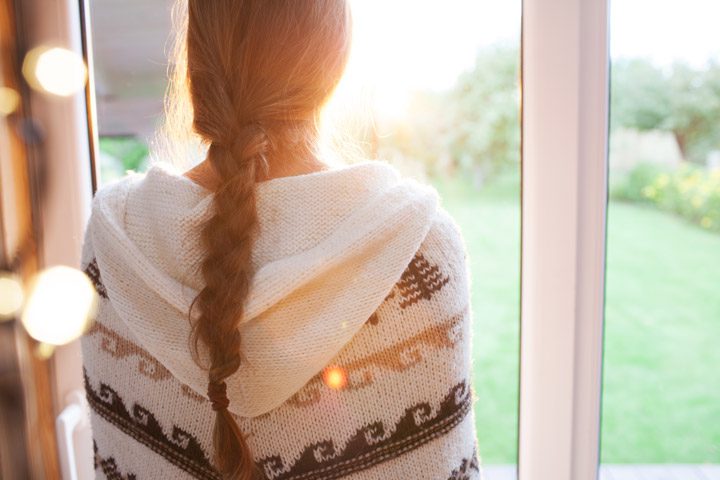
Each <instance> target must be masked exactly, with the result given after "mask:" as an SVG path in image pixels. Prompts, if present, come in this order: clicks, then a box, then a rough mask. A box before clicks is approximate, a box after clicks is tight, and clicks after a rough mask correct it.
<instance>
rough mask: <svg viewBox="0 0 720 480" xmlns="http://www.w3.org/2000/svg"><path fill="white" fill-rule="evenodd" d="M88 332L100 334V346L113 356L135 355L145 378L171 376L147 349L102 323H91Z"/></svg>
mask: <svg viewBox="0 0 720 480" xmlns="http://www.w3.org/2000/svg"><path fill="white" fill-rule="evenodd" d="M88 334H89V335H94V334H99V335H101V337H102V339H101V340H100V347H101V348H102V349H103V350H104V351H105V352H107V353H109V354H110V355H112V356H113V357H115V358H126V357H130V356H134V357H137V359H138V371H139V372H140V373H141V374H143V375H144V376H146V377H147V378H150V379H152V380H156V381H157V380H165V379H168V378H170V377H171V376H172V375H171V373H170V371H169V370H168V369H167V368H165V366H164V365H163V364H162V363H160V362H159V361H158V360H157V359H156V358H155V357H153V356H152V355H150V353H148V351H147V350H145V349H144V348H142V347H140V346H139V345H136V344H135V343H133V342H131V341H130V340H128V339H126V338H124V337H122V336H120V335H119V334H118V333H117V332H115V331H113V330H111V329H110V328H108V327H106V326H105V325H103V324H102V323H100V322H95V323H93V325H92V327H90V329H89V330H88Z"/></svg>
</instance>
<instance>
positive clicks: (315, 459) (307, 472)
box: [257, 381, 471, 480]
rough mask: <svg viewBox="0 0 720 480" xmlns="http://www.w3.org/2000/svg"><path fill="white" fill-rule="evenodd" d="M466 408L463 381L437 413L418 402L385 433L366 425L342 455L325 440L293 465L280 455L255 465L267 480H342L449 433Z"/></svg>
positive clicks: (382, 428)
mask: <svg viewBox="0 0 720 480" xmlns="http://www.w3.org/2000/svg"><path fill="white" fill-rule="evenodd" d="M470 407H471V390H470V386H469V383H468V382H467V381H463V382H460V383H458V384H457V385H455V386H453V387H452V388H451V389H450V391H449V392H448V394H447V395H446V396H445V398H443V400H442V401H441V402H440V406H439V408H435V409H433V407H432V406H431V404H430V403H429V402H422V403H418V404H416V405H413V406H411V407H408V408H407V409H406V410H405V414H404V415H403V416H402V417H401V418H400V419H398V421H397V422H396V423H395V425H393V426H391V427H390V428H388V426H387V425H384V424H383V423H382V422H379V421H378V422H373V423H369V424H367V425H365V426H363V427H362V428H360V429H358V430H357V431H356V433H355V434H354V435H353V436H352V437H351V438H350V440H349V441H348V442H347V444H346V446H345V448H343V449H338V448H336V446H335V444H334V442H333V441H332V440H324V441H320V442H317V443H314V444H312V445H308V446H307V447H305V449H304V450H303V452H302V453H301V454H300V457H299V458H298V459H297V460H296V461H294V462H292V463H286V461H287V459H285V460H283V459H282V458H281V457H280V456H279V455H273V456H268V457H265V458H263V459H261V460H260V461H259V462H257V463H258V465H259V466H260V468H261V470H262V471H263V472H264V473H265V475H266V478H269V479H272V480H332V479H336V478H341V477H344V476H346V475H349V474H351V473H354V472H358V471H360V470H364V469H367V468H370V467H372V466H374V465H377V464H379V463H381V462H384V461H387V460H391V459H393V458H397V457H399V456H400V455H402V454H403V453H406V452H409V451H411V450H414V449H416V448H418V447H420V446H422V445H424V444H426V443H428V442H430V441H431V440H433V439H435V438H438V437H440V436H442V435H444V434H446V433H448V432H449V431H451V430H452V429H453V428H455V426H457V425H458V424H459V423H460V422H461V421H462V420H463V418H465V416H466V415H467V413H468V411H469V410H470ZM460 478H462V477H460Z"/></svg>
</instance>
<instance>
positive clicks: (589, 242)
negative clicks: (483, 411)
mask: <svg viewBox="0 0 720 480" xmlns="http://www.w3.org/2000/svg"><path fill="white" fill-rule="evenodd" d="M608 72H609V56H608V0H553V1H547V0H524V1H523V19H522V280H521V288H522V295H521V317H522V319H521V346H520V352H521V358H520V415H519V417H520V418H519V435H518V438H519V447H518V457H519V460H518V469H519V478H520V480H548V479H553V480H587V479H596V478H597V475H598V464H599V442H600V402H601V392H602V390H601V377H602V344H603V343H602V342H603V314H604V284H605V239H606V212H607V144H608V143H607V140H608V114H609V103H608V100H609V95H608V90H609V82H608Z"/></svg>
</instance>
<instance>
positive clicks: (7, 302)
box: [0, 273, 25, 320]
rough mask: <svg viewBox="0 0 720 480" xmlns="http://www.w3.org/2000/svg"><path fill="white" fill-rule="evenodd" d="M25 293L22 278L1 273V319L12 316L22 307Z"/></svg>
mask: <svg viewBox="0 0 720 480" xmlns="http://www.w3.org/2000/svg"><path fill="white" fill-rule="evenodd" d="M24 300H25V294H24V292H23V288H22V284H21V283H20V279H18V278H17V277H16V276H14V275H11V274H9V273H0V320H6V319H9V318H12V317H13V316H14V315H15V314H16V313H17V312H18V311H20V308H22V305H23V301H24Z"/></svg>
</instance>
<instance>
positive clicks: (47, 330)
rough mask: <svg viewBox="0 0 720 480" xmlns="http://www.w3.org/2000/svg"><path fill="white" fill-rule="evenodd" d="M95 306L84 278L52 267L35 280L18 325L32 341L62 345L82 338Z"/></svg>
mask: <svg viewBox="0 0 720 480" xmlns="http://www.w3.org/2000/svg"><path fill="white" fill-rule="evenodd" d="M96 304H97V293H96V292H95V288H94V287H93V284H92V282H91V281H90V279H89V278H88V277H87V275H85V274H84V273H82V272H81V271H79V270H76V269H74V268H70V267H64V266H58V267H52V268H49V269H47V270H45V271H43V272H42V273H41V274H40V275H38V277H37V278H36V280H35V282H34V285H33V287H32V290H31V292H30V295H29V298H28V301H27V304H26V306H25V310H24V311H23V314H22V323H23V325H24V326H25V329H26V330H27V332H28V334H29V335H30V336H31V337H33V338H34V339H36V340H38V341H40V342H43V343H46V344H48V345H64V344H66V343H69V342H71V341H73V340H75V339H76V338H78V337H79V336H80V335H82V334H83V332H84V331H85V330H86V328H87V326H88V323H89V321H90V319H91V318H92V317H93V315H94V312H95V307H96Z"/></svg>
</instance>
